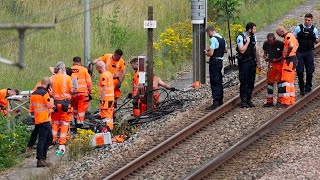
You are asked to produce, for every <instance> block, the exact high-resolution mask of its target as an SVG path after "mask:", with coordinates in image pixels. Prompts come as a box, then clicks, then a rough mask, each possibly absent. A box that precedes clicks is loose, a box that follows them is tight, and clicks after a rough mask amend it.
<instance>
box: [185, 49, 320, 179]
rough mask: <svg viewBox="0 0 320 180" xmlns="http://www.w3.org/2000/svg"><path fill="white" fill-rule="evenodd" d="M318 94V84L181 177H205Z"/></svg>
mask: <svg viewBox="0 0 320 180" xmlns="http://www.w3.org/2000/svg"><path fill="white" fill-rule="evenodd" d="M319 52H320V46H319V45H318V46H316V48H315V49H314V54H316V53H319ZM318 96H320V85H319V86H318V87H317V88H316V89H314V90H313V91H311V92H310V93H308V94H307V95H306V96H304V97H302V98H301V99H300V100H299V101H297V102H296V103H295V104H293V105H291V106H290V107H289V108H287V109H286V110H285V111H283V112H282V113H280V114H279V115H277V116H276V117H274V118H273V119H271V120H270V121H268V122H266V123H265V124H264V125H262V126H261V127H260V128H259V129H257V130H255V131H254V132H252V133H250V134H249V135H247V136H245V137H244V138H243V139H241V140H240V141H239V142H237V143H236V144H235V145H233V146H232V147H230V148H229V149H227V150H226V151H224V152H223V153H222V154H220V155H219V156H217V157H216V158H214V159H212V160H210V161H209V162H207V163H205V164H204V165H203V166H201V167H199V168H198V169H197V170H195V171H194V172H191V173H190V174H188V175H187V176H186V177H184V178H183V179H186V180H194V179H201V178H203V177H205V176H206V175H207V174H209V173H211V172H213V171H214V170H215V169H217V168H218V167H220V166H221V165H222V164H223V163H225V162H226V161H227V160H229V159H231V158H232V157H234V156H235V155H236V154H238V153H239V152H240V151H242V150H243V149H245V148H246V147H248V146H249V145H250V144H252V143H253V142H254V141H256V140H258V139H260V138H261V137H263V136H264V135H266V134H268V133H269V132H270V131H271V130H272V129H274V127H276V126H277V125H279V124H280V123H281V122H283V121H284V120H285V119H286V118H288V117H289V116H291V115H293V114H294V113H296V112H298V111H299V110H300V109H301V108H302V107H304V106H305V105H306V104H308V103H309V102H311V101H312V100H313V99H314V98H316V97H318Z"/></svg>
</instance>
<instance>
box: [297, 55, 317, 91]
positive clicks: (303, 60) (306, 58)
mask: <svg viewBox="0 0 320 180" xmlns="http://www.w3.org/2000/svg"><path fill="white" fill-rule="evenodd" d="M297 58H298V65H297V76H298V80H299V88H300V91H303V90H305V91H307V92H308V91H311V88H312V78H313V72H314V59H313V51H312V50H308V51H304V52H300V51H299V52H297ZM304 68H305V69H306V83H305V82H304Z"/></svg>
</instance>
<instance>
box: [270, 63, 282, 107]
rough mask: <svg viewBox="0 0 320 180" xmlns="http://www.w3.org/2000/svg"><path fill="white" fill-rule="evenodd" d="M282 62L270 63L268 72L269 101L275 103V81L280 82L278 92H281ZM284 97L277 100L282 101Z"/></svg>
mask: <svg viewBox="0 0 320 180" xmlns="http://www.w3.org/2000/svg"><path fill="white" fill-rule="evenodd" d="M282 66H283V63H282V62H274V63H269V65H268V73H267V83H268V86H267V103H273V90H274V83H275V82H277V83H278V93H279V84H280V81H281V71H282ZM281 98H282V97H279V96H278V97H277V102H279V103H280V102H281Z"/></svg>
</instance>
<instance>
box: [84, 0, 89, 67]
mask: <svg viewBox="0 0 320 180" xmlns="http://www.w3.org/2000/svg"><path fill="white" fill-rule="evenodd" d="M90 61H91V60H90V0H84V65H85V67H88V65H89V64H90Z"/></svg>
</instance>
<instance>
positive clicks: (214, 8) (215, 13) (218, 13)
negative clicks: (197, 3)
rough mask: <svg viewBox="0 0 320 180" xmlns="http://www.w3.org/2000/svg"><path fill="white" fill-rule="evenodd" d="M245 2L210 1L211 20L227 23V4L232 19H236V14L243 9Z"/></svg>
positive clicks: (236, 0)
mask: <svg viewBox="0 0 320 180" xmlns="http://www.w3.org/2000/svg"><path fill="white" fill-rule="evenodd" d="M242 3H243V0H208V17H209V20H211V21H214V22H216V23H220V22H224V21H226V18H227V15H226V4H227V7H228V12H229V17H230V19H234V18H236V17H235V16H236V14H237V12H238V10H239V8H240V7H241V5H242Z"/></svg>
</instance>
